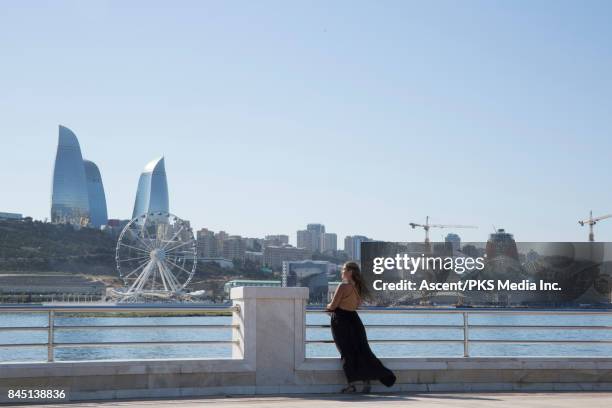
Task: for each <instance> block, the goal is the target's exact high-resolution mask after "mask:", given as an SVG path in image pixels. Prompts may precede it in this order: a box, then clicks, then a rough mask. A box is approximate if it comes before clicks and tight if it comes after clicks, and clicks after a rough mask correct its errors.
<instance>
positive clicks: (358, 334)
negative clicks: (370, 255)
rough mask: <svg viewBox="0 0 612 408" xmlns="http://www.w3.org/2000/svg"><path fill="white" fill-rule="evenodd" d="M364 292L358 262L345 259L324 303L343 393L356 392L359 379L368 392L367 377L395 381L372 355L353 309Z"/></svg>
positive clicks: (363, 295) (363, 296)
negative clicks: (338, 280)
mask: <svg viewBox="0 0 612 408" xmlns="http://www.w3.org/2000/svg"><path fill="white" fill-rule="evenodd" d="M366 296H367V288H366V286H365V284H364V282H363V278H362V277H361V273H360V271H359V265H357V263H355V262H347V263H345V264H344V266H343V268H342V283H341V284H340V285H339V286H338V288H337V289H336V293H335V294H334V298H333V299H332V301H331V302H330V303H329V304H328V305H327V311H328V312H330V314H331V329H332V335H333V337H334V342H335V343H336V347H337V348H338V351H339V352H340V357H341V358H342V369H343V370H344V374H345V375H346V379H347V381H348V386H346V387H345V388H343V389H342V392H343V393H352V392H357V389H356V387H355V385H356V383H357V382H358V381H363V389H362V392H364V393H368V392H370V380H379V381H380V382H382V383H383V384H384V385H386V386H387V387H391V386H392V385H393V384H394V383H395V375H393V373H392V372H391V370H389V369H387V368H386V367H385V366H383V365H382V363H381V362H380V360H379V359H378V358H376V356H375V355H374V353H372V350H370V346H369V345H368V338H367V336H366V331H365V328H364V327H363V323H361V319H360V318H359V315H358V314H357V312H356V310H357V308H358V307H359V305H360V304H361V302H362V299H363V298H365V297H366Z"/></svg>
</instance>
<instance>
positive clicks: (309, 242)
mask: <svg viewBox="0 0 612 408" xmlns="http://www.w3.org/2000/svg"><path fill="white" fill-rule="evenodd" d="M313 243H314V240H313V239H312V232H311V231H308V230H299V231H298V232H297V247H298V248H302V249H305V250H306V251H308V252H314V245H313Z"/></svg>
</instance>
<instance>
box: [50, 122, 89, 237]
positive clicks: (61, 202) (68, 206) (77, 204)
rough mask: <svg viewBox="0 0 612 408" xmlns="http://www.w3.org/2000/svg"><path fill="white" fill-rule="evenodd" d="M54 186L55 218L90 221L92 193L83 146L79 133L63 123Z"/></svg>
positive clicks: (60, 129)
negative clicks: (89, 190) (90, 193)
mask: <svg viewBox="0 0 612 408" xmlns="http://www.w3.org/2000/svg"><path fill="white" fill-rule="evenodd" d="M52 188H53V191H52V193H51V222H54V223H70V224H75V225H82V226H85V225H87V224H89V217H90V214H89V197H88V194H87V181H86V178H85V168H84V166H83V157H82V155H81V147H80V146H79V141H78V140H77V138H76V135H75V134H74V133H73V132H72V131H71V130H70V129H68V128H67V127H64V126H61V125H60V127H59V140H58V143H57V153H56V156H55V167H54V169H53V187H52Z"/></svg>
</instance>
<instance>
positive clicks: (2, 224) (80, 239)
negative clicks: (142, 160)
mask: <svg viewBox="0 0 612 408" xmlns="http://www.w3.org/2000/svg"><path fill="white" fill-rule="evenodd" d="M114 257H115V240H114V239H113V238H112V237H111V236H109V235H107V234H105V233H104V232H102V231H100V230H95V229H90V228H82V229H79V230H76V229H74V228H72V227H70V226H67V225H55V224H50V223H44V222H40V221H10V220H9V221H4V220H3V221H0V271H29V272H32V271H48V272H49V271H62V272H79V273H85V274H91V275H114V274H115V273H116V272H115V260H114Z"/></svg>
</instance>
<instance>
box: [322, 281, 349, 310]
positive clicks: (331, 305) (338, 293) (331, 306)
mask: <svg viewBox="0 0 612 408" xmlns="http://www.w3.org/2000/svg"><path fill="white" fill-rule="evenodd" d="M344 288H345V285H344V284H340V285H338V287H337V288H336V292H335V293H334V297H333V298H332V301H331V302H329V304H328V305H327V307H326V309H327V310H335V309H336V308H337V307H338V305H339V304H340V301H341V300H342V298H343V297H344V293H345V290H344Z"/></svg>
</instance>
